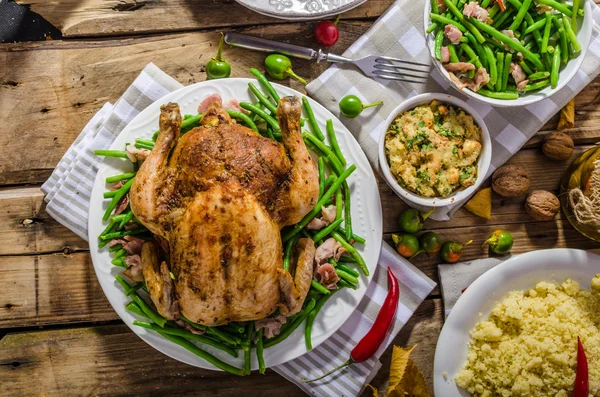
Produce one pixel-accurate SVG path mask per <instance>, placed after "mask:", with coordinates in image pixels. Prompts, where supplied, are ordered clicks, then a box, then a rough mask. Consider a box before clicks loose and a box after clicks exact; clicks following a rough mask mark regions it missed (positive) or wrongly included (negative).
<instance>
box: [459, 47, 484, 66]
mask: <svg viewBox="0 0 600 397" xmlns="http://www.w3.org/2000/svg"><path fill="white" fill-rule="evenodd" d="M460 47H461V48H462V49H463V51H464V52H465V54H467V57H468V58H469V59H475V61H474V62H469V63H473V64H474V65H475V66H476V67H477V68H482V67H483V65H482V64H481V62H480V61H479V57H478V56H477V54H475V51H473V49H472V48H471V47H470V46H469V45H468V44H465V43H462V44H461V45H460Z"/></svg>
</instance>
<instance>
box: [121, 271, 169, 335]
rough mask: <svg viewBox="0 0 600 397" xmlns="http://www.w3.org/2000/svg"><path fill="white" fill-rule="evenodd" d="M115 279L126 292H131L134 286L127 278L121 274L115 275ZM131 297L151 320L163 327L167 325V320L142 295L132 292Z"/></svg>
mask: <svg viewBox="0 0 600 397" xmlns="http://www.w3.org/2000/svg"><path fill="white" fill-rule="evenodd" d="M115 279H116V280H117V282H118V283H119V284H121V286H122V287H123V289H124V290H125V292H126V293H127V292H129V290H130V289H132V287H131V286H130V285H129V284H128V283H127V282H126V281H125V280H123V278H122V277H121V276H120V275H119V274H117V275H116V276H115ZM131 299H133V301H134V302H135V303H136V304H137V305H138V306H139V307H140V308H141V309H142V311H143V312H144V313H145V314H146V316H147V317H148V318H149V319H150V320H152V321H153V322H155V323H156V324H158V325H159V326H160V327H161V328H162V327H164V326H165V323H166V322H167V320H166V319H165V318H164V317H162V316H161V315H160V314H158V313H157V312H155V311H154V309H152V308H151V307H150V305H149V304H147V303H146V301H145V300H143V299H142V298H140V296H139V295H138V294H137V293H135V292H134V293H132V294H131Z"/></svg>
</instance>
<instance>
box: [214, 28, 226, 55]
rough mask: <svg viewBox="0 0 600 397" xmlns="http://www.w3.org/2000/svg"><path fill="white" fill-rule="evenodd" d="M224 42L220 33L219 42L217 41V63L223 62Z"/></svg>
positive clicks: (223, 36)
mask: <svg viewBox="0 0 600 397" xmlns="http://www.w3.org/2000/svg"><path fill="white" fill-rule="evenodd" d="M224 42H225V35H224V34H223V32H221V40H219V46H218V47H217V56H216V57H215V58H216V59H217V61H223V43H224Z"/></svg>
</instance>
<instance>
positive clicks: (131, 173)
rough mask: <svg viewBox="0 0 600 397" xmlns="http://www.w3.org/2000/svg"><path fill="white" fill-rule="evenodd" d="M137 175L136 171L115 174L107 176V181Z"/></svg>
mask: <svg viewBox="0 0 600 397" xmlns="http://www.w3.org/2000/svg"><path fill="white" fill-rule="evenodd" d="M134 176H135V172H126V173H124V174H119V175H113V176H109V177H108V178H106V183H115V182H119V181H122V180H126V179H131V178H133V177H134Z"/></svg>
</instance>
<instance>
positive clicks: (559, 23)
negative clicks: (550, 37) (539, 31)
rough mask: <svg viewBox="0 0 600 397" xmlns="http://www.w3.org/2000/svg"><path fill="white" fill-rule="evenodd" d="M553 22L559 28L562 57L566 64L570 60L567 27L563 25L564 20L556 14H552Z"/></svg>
mask: <svg viewBox="0 0 600 397" xmlns="http://www.w3.org/2000/svg"><path fill="white" fill-rule="evenodd" d="M552 22H553V23H554V26H555V27H556V29H557V30H558V44H559V46H560V59H561V61H562V63H564V64H566V63H567V62H569V47H568V46H569V44H568V42H567V33H566V32H565V27H564V26H563V22H562V21H561V20H560V19H558V18H557V17H556V15H553V16H552Z"/></svg>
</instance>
